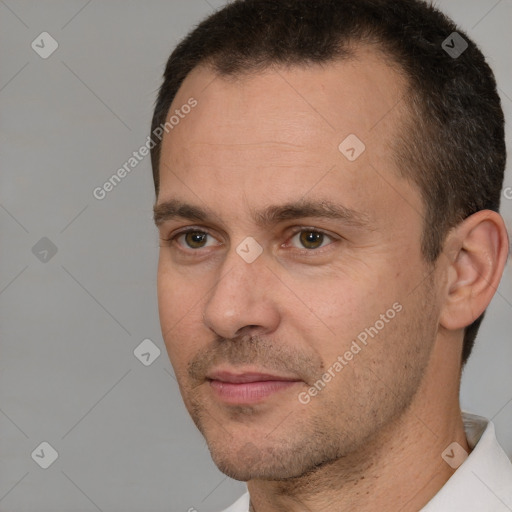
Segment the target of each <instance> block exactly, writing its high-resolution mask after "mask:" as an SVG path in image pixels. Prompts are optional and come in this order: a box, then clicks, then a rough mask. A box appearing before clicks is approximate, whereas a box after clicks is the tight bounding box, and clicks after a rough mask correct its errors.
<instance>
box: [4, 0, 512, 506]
mask: <svg viewBox="0 0 512 512" xmlns="http://www.w3.org/2000/svg"><path fill="white" fill-rule="evenodd" d="M224 3H225V2H223V1H218V2H214V1H213V0H208V1H206V0H178V1H174V0H173V1H145V2H142V1H141V0H138V1H120V0H108V1H103V2H100V1H99V0H92V1H87V0H80V1H46V0H45V1H20V0H0V54H1V61H0V70H1V71H0V102H1V116H0V123H1V125H0V126H1V152H2V153H1V155H2V156H1V163H2V172H1V186H0V223H1V233H2V243H1V244H0V261H1V268H0V315H1V357H0V379H1V382H0V439H1V441H0V511H2V512H6V511H9V512H10V511H24V512H25V511H26V512H28V511H34V512H36V511H37V512H43V511H52V512H57V511H67V512H78V511H96V510H100V511H105V512H107V511H126V512H129V511H140V512H141V511H145V512H150V511H162V512H163V511H172V512H175V511H176V512H180V511H183V512H186V511H188V510H189V509H191V508H192V507H193V508H194V509H195V510H197V511H199V512H208V511H215V510H220V509H222V508H223V507H225V506H227V505H228V504H229V503H231V502H232V501H234V499H235V498H236V497H238V496H239V495H240V494H241V493H242V492H243V490H244V489H245V484H243V483H240V482H235V481H232V480H230V479H228V478H227V477H225V476H224V475H222V474H221V473H220V472H219V471H218V470H217V469H216V468H215V466H214V465H213V463H212V462H211V460H210V457H209V453H208V450H207V448H206V444H205V442H204V440H203V439H202V437H201V436H200V435H199V433H198V432H196V430H195V427H194V426H193V423H192V421H191V420H190V419H189V417H188V415H187V413H186V411H185V409H184V406H183V405H182V403H181V398H180V396H179V392H178V387H177V384H176V381H175V379H174V374H173V371H172V368H171V366H170V363H169V362H168V359H167V355H166V352H165V347H164V344H163V342H162V339H161V334H160V328H159V323H158V315H157V301H156V263H157V255H158V239H157V233H156V230H155V228H154V227H153V225H152V218H151V214H152V204H153V199H154V194H153V188H152V187H153V185H152V180H151V170H150V160H149V156H148V157H146V158H145V159H144V160H143V161H142V162H141V163H139V165H138V166H137V167H136V168H135V169H133V171H132V172H131V173H130V174H129V175H128V176H126V178H125V179H124V180H123V181H122V182H121V183H120V184H119V185H118V186H117V187H116V188H115V189H114V190H113V191H112V192H110V193H109V194H108V195H107V197H106V198H105V199H104V200H102V201H99V200H96V199H95V198H94V197H93V195H92V191H93V189H94V188H95V187H97V186H101V185H102V184H103V183H104V182H105V181H106V180H107V179H108V178H109V177H110V176H111V175H112V174H113V173H115V172H116V170H117V169H118V168H119V167H120V166H122V165H123V163H125V162H126V161H127V160H128V159H129V158H130V156H131V154H132V152H133V151H136V150H137V149H138V148H139V147H140V146H141V145H142V144H143V143H144V142H145V140H146V137H147V135H148V134H149V123H150V118H151V114H152V106H153V102H154V99H155V93H156V90H157V88H158V86H159V85H160V80H161V73H162V70H163V66H164V64H165V61H166V59H167V57H168V55H169V53H170V51H171V50H172V49H173V48H174V46H175V44H176V43H177V42H178V41H179V40H180V39H181V38H182V37H183V36H184V35H185V34H186V33H187V32H188V30H189V29H191V28H192V27H193V26H194V25H195V24H196V23H197V22H198V21H199V20H201V19H202V18H203V17H204V16H205V15H207V14H209V13H211V12H212V11H213V10H214V9H216V8H218V7H220V6H221V5H222V4H224ZM437 3H438V4H439V6H440V7H441V8H442V9H444V10H445V12H447V13H448V14H449V15H451V16H452V17H453V18H454V19H455V20H456V21H457V22H458V23H459V25H460V26H461V27H462V28H463V29H465V30H467V31H468V32H469V34H470V36H472V37H473V38H474V39H475V40H476V42H478V43H479V44H480V45H481V47H482V49H483V51H484V53H485V54H486V55H487V56H488V58H489V61H490V64H491V65H492V67H493V68H494V70H495V73H496V76H497V80H498V83H499V87H500V93H501V96H502V100H503V107H504V109H505V112H506V116H507V121H508V125H510V120H511V119H512V117H511V114H512V100H511V98H512V71H511V70H512V66H510V48H511V47H512V39H511V30H510V21H511V20H512V1H511V0H501V1H496V0H491V1H483V0H471V1H469V0H445V1H439V2H437ZM43 31H47V32H49V33H50V34H51V35H52V36H53V37H54V38H55V39H56V40H57V42H58V44H59V47H58V49H57V51H55V53H53V54H52V55H51V56H50V57H49V58H47V59H42V58H41V57H40V56H39V55H38V54H36V52H35V51H33V49H32V48H31V42H32V41H33V40H34V39H36V37H37V36H38V35H39V34H40V33H41V32H43ZM508 146H509V148H510V147H512V146H511V145H510V130H509V132H508ZM505 186H509V187H512V176H511V173H510V166H509V170H508V175H507V178H506V183H505ZM510 190H512V189H510ZM510 196H512V194H510V195H509V197H510ZM503 215H504V217H505V219H506V222H507V225H508V227H509V228H510V226H512V200H510V199H509V200H507V199H504V200H503ZM509 231H510V229H509ZM43 237H47V238H48V239H49V240H51V242H52V243H53V244H54V245H55V246H56V248H57V253H56V254H55V255H53V256H51V252H50V253H49V254H48V255H47V256H46V259H47V261H40V258H43V259H44V256H42V255H41V253H39V257H36V255H35V254H34V253H33V251H32V248H33V246H34V245H35V244H36V243H37V242H38V241H39V240H40V239H41V238H43ZM45 243H47V242H44V241H43V242H40V244H43V245H44V244H45ZM38 247H39V246H38ZM43 249H44V247H43ZM36 252H37V251H36ZM50 256H51V257H50ZM511 315H512V271H511V266H510V263H509V264H508V266H507V269H506V273H505V277H504V278H503V280H502V283H501V286H500V288H499V290H498V293H497V294H496V296H495V298H494V300H493V302H492V305H491V307H490V309H489V311H488V316H487V319H486V321H485V322H484V324H483V328H482V329H481V333H480V335H479V339H478V345H477V347H476V349H475V352H474V355H473V357H472V359H471V360H470V362H469V364H468V366H467V369H466V371H465V374H464V379H463V386H462V405H463V407H464V408H465V409H468V410H471V411H472V412H475V413H478V414H482V415H484V416H487V417H488V418H493V421H494V422H495V425H496V429H497V433H498V437H499V439H500V441H501V443H502V445H503V446H504V448H505V449H506V450H507V452H508V454H509V455H512V429H511V426H512V372H511V371H510V368H511V364H510V363H511V361H512V344H511V343H510V326H511V323H510V317H511ZM146 338H149V339H151V340H152V341H153V342H154V343H155V345H156V346H157V347H159V348H160V350H161V355H160V357H158V358H157V359H156V360H155V361H154V362H153V363H152V364H151V365H150V366H144V365H143V364H142V363H141V362H140V361H139V360H138V359H137V358H136V357H135V356H134V354H133V351H134V349H135V347H137V346H138V345H139V344H140V343H141V341H142V340H144V339H146ZM43 441H46V442H48V443H50V444H51V445H52V446H53V447H54V448H55V449H56V450H57V452H58V454H59V457H58V458H57V460H56V461H55V462H54V463H53V464H52V465H51V466H50V467H49V468H48V469H42V468H41V467H39V465H38V464H36V462H35V460H34V459H33V458H32V457H31V454H32V452H33V451H34V450H35V449H36V447H38V446H39V444H40V443H41V442H43ZM47 454H48V451H47V452H46V454H45V457H47Z"/></svg>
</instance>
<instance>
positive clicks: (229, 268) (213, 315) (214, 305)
mask: <svg viewBox="0 0 512 512" xmlns="http://www.w3.org/2000/svg"><path fill="white" fill-rule="evenodd" d="M275 281H276V277H275V276H274V275H273V274H272V272H271V271H270V270H269V269H268V268H267V267H266V265H265V263H264V255H261V256H260V257H259V258H258V259H257V260H256V261H254V262H252V263H247V262H245V261H244V260H243V259H242V258H241V257H240V256H239V255H238V254H237V253H236V252H235V251H233V252H232V254H231V253H230V254H229V255H228V256H227V257H226V260H225V261H224V264H223V266H222V271H221V275H220V277H219V278H218V280H217V282H216V284H215V286H214V287H213V289H212V290H211V292H210V295H209V297H208V300H207V301H206V303H205V306H204V312H203V321H204V323H205V325H206V326H207V327H208V328H209V329H210V330H211V331H213V332H214V333H215V334H217V335H218V336H220V337H223V338H234V337H236V336H241V335H247V334H253V335H256V334H258V335H264V334H270V333H272V332H274V331H275V330H276V329H277V327H278V325H279V322H280V313H279V308H278V305H277V304H276V303H275V301H274V299H273V298H274V297H276V288H277V283H276V282H275Z"/></svg>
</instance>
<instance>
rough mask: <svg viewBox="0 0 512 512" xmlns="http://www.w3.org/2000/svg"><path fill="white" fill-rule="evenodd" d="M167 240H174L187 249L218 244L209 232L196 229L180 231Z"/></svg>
mask: <svg viewBox="0 0 512 512" xmlns="http://www.w3.org/2000/svg"><path fill="white" fill-rule="evenodd" d="M169 241H175V242H176V243H177V244H178V245H179V246H181V247H184V248H188V249H203V248H204V247H211V246H213V245H218V242H217V241H216V240H215V239H214V238H213V237H212V236H211V235H210V234H209V233H206V232H205V231H200V230H198V229H190V230H187V231H182V232H181V233H178V234H176V235H174V236H172V237H171V238H170V240H169Z"/></svg>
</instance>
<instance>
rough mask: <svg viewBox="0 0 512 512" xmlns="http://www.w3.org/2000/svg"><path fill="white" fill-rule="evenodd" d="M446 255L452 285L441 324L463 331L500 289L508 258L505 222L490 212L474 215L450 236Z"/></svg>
mask: <svg viewBox="0 0 512 512" xmlns="http://www.w3.org/2000/svg"><path fill="white" fill-rule="evenodd" d="M445 254H446V255H447V256H448V258H449V263H448V265H449V267H448V269H447V276H448V283H447V288H446V297H445V302H444V306H443V309H442V312H441V318H440V323H441V325H442V326H443V327H445V328H446V329H448V330H457V329H463V328H464V327H467V326H468V325H470V324H471V323H472V322H473V321H474V320H476V319H477V318H478V317H479V316H480V315H481V314H482V313H483V312H484V311H485V309H486V308H487V306H488V305H489V303H490V302H491V299H492V297H493V295H494V294H495V292H496V290H497V288H498V285H499V282H500V279H501V276H502V274H503V270H504V268H505V263H506V261H507V256H508V236H507V230H506V228H505V223H504V221H503V218H502V217H501V216H500V215H499V214H498V213H496V212H493V211H490V210H481V211H479V212H477V213H475V214H473V215H471V216H470V217H468V218H467V219H465V220H464V221H463V222H462V223H461V224H459V225H458V226H457V227H456V228H454V229H453V230H452V231H451V232H450V233H449V235H448V237H447V240H446V242H445Z"/></svg>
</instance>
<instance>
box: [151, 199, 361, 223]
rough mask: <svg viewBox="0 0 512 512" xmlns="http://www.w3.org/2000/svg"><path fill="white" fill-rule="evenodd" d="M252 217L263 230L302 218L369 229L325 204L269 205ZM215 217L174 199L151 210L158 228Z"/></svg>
mask: <svg viewBox="0 0 512 512" xmlns="http://www.w3.org/2000/svg"><path fill="white" fill-rule="evenodd" d="M251 214H252V217H253V219H254V221H255V222H256V223H257V224H258V225H260V226H263V227H268V226H272V225H275V224H278V223H280V222H284V221H287V220H293V219H300V218H305V217H316V218H326V219H335V220H341V221H343V222H344V223H345V224H347V225H349V226H353V227H358V228H370V227H371V225H370V220H369V218H368V215H367V214H365V213H363V212H360V211H356V210H353V209H350V208H347V207H345V206H343V205H341V204H338V203H333V202H332V201H328V200H319V201H304V200H301V201H298V202H291V203H285V204H283V205H272V206H267V207H266V208H264V209H263V210H261V211H252V212H251ZM215 217H218V215H215V214H214V213H213V212H212V211H211V210H209V209H207V208H201V207H198V206H195V205H192V204H189V203H185V202H182V201H179V200H177V199H170V200H168V201H163V202H162V203H159V204H156V205H155V206H154V207H153V219H154V222H155V224H156V226H157V227H158V226H161V225H162V224H163V223H164V222H166V221H168V220H172V219H176V218H182V219H187V220H191V221H196V222H205V221H208V220H210V219H213V218H215Z"/></svg>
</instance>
